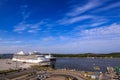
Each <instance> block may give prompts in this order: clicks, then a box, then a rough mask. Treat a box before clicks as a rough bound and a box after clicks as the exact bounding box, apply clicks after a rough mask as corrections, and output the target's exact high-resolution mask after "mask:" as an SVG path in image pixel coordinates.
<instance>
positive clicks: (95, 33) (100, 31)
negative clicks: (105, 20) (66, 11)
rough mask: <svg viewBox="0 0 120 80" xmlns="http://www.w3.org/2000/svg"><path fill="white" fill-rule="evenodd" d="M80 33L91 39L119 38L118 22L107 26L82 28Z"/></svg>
mask: <svg viewBox="0 0 120 80" xmlns="http://www.w3.org/2000/svg"><path fill="white" fill-rule="evenodd" d="M80 34H81V35H84V37H89V38H91V39H99V38H101V39H117V38H119V39H120V24H117V23H114V24H111V25H109V26H104V27H98V28H93V29H88V30H83V31H81V32H80Z"/></svg>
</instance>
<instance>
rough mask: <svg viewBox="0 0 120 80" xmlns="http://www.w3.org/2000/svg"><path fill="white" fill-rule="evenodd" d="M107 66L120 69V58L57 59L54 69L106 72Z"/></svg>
mask: <svg viewBox="0 0 120 80" xmlns="http://www.w3.org/2000/svg"><path fill="white" fill-rule="evenodd" d="M108 66H111V67H120V58H95V59H93V58H57V61H56V65H55V68H57V69H76V70H82V71H98V72H99V71H102V72H106V67H108ZM94 67H99V70H96V69H94Z"/></svg>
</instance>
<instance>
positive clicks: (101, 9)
mask: <svg viewBox="0 0 120 80" xmlns="http://www.w3.org/2000/svg"><path fill="white" fill-rule="evenodd" d="M116 7H120V2H116V3H112V4H110V5H108V6H105V7H101V8H98V9H97V10H95V11H93V12H99V11H105V10H109V9H112V8H116Z"/></svg>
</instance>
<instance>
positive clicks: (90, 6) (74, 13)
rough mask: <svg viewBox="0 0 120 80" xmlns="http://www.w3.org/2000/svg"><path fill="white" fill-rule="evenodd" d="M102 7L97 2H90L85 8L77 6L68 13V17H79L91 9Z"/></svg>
mask: <svg viewBox="0 0 120 80" xmlns="http://www.w3.org/2000/svg"><path fill="white" fill-rule="evenodd" d="M99 5H100V2H98V1H97V0H90V1H89V2H88V3H87V4H85V5H83V6H75V7H73V9H72V10H71V11H70V12H68V13H67V16H77V15H79V14H81V13H84V12H86V11H88V10H90V9H93V8H95V7H97V6H99Z"/></svg>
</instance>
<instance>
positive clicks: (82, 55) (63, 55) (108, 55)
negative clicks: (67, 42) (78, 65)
mask: <svg viewBox="0 0 120 80" xmlns="http://www.w3.org/2000/svg"><path fill="white" fill-rule="evenodd" d="M53 55H54V56H55V57H110V58H120V52H115V53H109V54H94V53H84V54H53Z"/></svg>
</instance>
